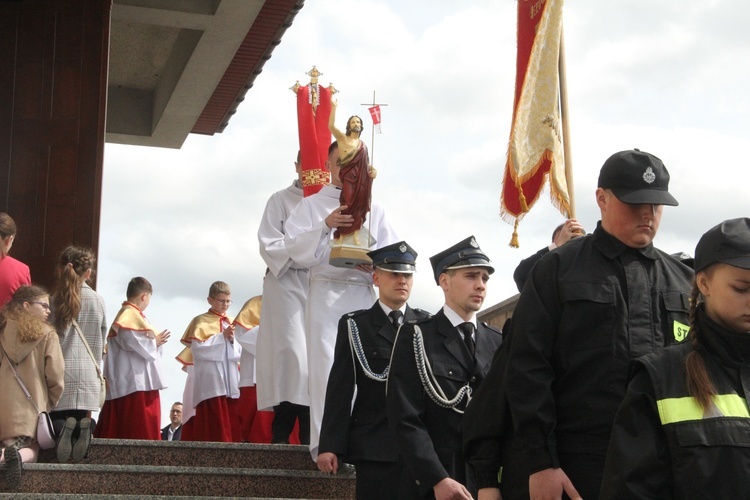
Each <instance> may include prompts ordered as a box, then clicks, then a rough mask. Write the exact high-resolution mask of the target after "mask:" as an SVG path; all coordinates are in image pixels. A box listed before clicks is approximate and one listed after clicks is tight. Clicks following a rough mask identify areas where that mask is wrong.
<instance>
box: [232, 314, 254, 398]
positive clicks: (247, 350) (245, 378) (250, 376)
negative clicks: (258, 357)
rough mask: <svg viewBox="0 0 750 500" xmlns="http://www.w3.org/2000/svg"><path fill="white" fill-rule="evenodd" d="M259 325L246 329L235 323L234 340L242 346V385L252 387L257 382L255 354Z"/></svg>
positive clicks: (240, 384) (240, 383)
mask: <svg viewBox="0 0 750 500" xmlns="http://www.w3.org/2000/svg"><path fill="white" fill-rule="evenodd" d="M258 330H259V328H258V327H257V326H254V327H252V328H250V329H249V330H247V329H245V328H244V327H243V326H242V325H238V324H236V323H235V325H234V341H235V342H239V343H240V346H242V354H241V355H240V382H239V386H240V387H252V386H254V385H255V383H256V371H255V370H256V366H255V354H256V352H257V349H258Z"/></svg>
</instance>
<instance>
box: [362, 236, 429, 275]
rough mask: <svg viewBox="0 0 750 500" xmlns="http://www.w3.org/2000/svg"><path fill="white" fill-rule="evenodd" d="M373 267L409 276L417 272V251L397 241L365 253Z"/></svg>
mask: <svg viewBox="0 0 750 500" xmlns="http://www.w3.org/2000/svg"><path fill="white" fill-rule="evenodd" d="M367 256H368V257H370V258H371V259H372V265H373V267H376V268H378V269H382V270H384V271H389V272H392V273H408V274H411V273H413V272H415V271H416V270H417V266H416V260H417V251H416V250H414V249H413V248H412V247H410V246H409V244H408V243H407V242H405V241H399V242H398V243H393V244H392V245H388V246H385V247H382V248H378V249H377V250H372V251H370V252H367Z"/></svg>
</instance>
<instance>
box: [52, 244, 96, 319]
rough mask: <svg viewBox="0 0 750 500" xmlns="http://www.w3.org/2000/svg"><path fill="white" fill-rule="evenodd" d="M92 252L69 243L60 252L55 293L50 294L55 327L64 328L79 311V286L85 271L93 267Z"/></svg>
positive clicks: (84, 277)
mask: <svg viewBox="0 0 750 500" xmlns="http://www.w3.org/2000/svg"><path fill="white" fill-rule="evenodd" d="M94 261H95V259H94V253H93V252H92V251H91V250H90V249H88V248H86V247H80V246H77V245H70V246H68V247H67V248H66V249H65V250H63V251H62V253H61V254H60V258H59V259H58V261H57V267H56V268H55V278H56V282H55V293H54V295H53V296H52V302H53V312H54V318H55V328H57V331H58V333H59V332H60V331H61V330H64V329H65V328H66V327H67V326H68V325H70V323H71V322H72V321H73V320H74V319H76V318H77V317H78V313H80V312H81V287H83V282H84V281H85V279H86V272H87V271H88V270H90V269H93V268H94Z"/></svg>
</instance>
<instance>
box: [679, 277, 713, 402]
mask: <svg viewBox="0 0 750 500" xmlns="http://www.w3.org/2000/svg"><path fill="white" fill-rule="evenodd" d="M712 268H713V266H710V267H708V268H706V269H704V270H703V271H700V272H699V273H698V274H700V273H701V272H703V273H707V274H708V275H709V276H710V274H711V272H712ZM697 282H698V275H696V278H695V283H693V291H692V293H691V294H690V313H689V318H690V342H691V344H692V346H693V349H692V350H691V351H690V352H689V353H688V355H687V356H686V357H685V375H686V380H685V381H686V383H687V390H688V394H689V395H690V396H692V397H693V398H695V399H696V400H697V401H698V404H699V405H700V406H701V408H703V410H708V409H709V408H710V407H711V404H712V401H711V398H712V397H713V396H714V395H715V394H716V387H714V384H713V382H712V381H711V376H710V375H709V374H708V370H707V369H706V363H705V361H704V360H703V355H702V354H701V352H700V350H699V349H698V347H699V346H700V341H699V340H698V323H697V321H696V320H695V311H696V309H697V308H698V305H699V304H700V302H702V300H701V298H702V296H701V293H700V290H699V289H698V283H697Z"/></svg>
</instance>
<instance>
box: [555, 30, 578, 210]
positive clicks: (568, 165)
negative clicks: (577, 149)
mask: <svg viewBox="0 0 750 500" xmlns="http://www.w3.org/2000/svg"><path fill="white" fill-rule="evenodd" d="M558 70H559V71H558V75H559V81H560V118H561V121H562V135H563V155H564V156H565V182H566V183H567V184H568V196H569V197H570V211H569V212H568V218H571V219H574V218H575V216H576V201H575V200H576V198H575V189H574V188H573V154H572V153H571V147H570V120H569V117H568V83H567V74H566V69H565V33H564V31H563V27H562V26H561V27H560V55H559V59H558Z"/></svg>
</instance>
